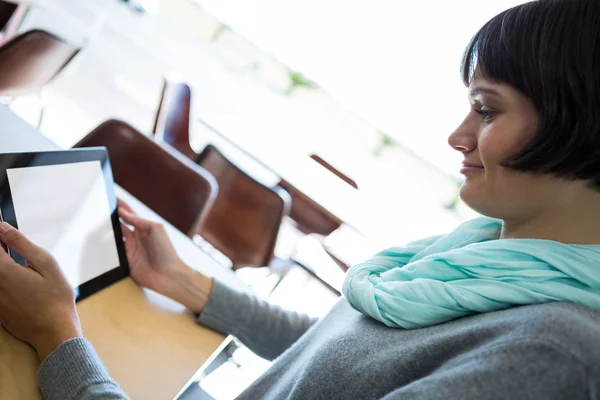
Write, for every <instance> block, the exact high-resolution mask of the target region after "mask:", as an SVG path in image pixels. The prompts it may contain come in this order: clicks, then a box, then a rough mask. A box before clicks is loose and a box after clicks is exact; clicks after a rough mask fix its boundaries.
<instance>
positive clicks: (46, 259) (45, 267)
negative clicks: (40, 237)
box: [0, 222, 56, 277]
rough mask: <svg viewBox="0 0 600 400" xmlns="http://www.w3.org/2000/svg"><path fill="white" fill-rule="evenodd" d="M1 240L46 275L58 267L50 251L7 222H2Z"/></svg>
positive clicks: (30, 265)
mask: <svg viewBox="0 0 600 400" xmlns="http://www.w3.org/2000/svg"><path fill="white" fill-rule="evenodd" d="M0 241H2V243H4V244H5V245H6V246H8V247H9V248H11V249H13V250H15V251H16V252H17V253H19V254H20V255H21V256H23V258H24V259H25V260H26V261H27V264H28V265H29V267H30V268H31V269H33V270H34V271H36V272H37V273H39V274H40V275H42V276H44V277H45V276H47V275H48V274H49V273H51V271H52V268H56V267H55V263H54V259H53V258H52V255H50V253H48V252H47V251H46V250H44V249H42V248H41V247H39V246H37V245H35V244H34V243H33V242H31V241H30V240H29V239H27V238H26V237H25V235H23V234H22V233H21V232H20V231H18V230H17V229H15V228H14V227H12V226H11V225H9V224H7V223H6V222H2V223H0Z"/></svg>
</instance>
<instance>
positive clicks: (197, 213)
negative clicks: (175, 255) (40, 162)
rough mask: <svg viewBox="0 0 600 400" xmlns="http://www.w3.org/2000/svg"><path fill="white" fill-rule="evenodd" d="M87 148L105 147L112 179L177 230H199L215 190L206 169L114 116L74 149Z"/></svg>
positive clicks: (211, 177)
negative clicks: (114, 118)
mask: <svg viewBox="0 0 600 400" xmlns="http://www.w3.org/2000/svg"><path fill="white" fill-rule="evenodd" d="M91 146H105V147H106V148H107V150H108V154H109V158H110V162H111V164H112V168H113V175H114V178H115V181H116V183H118V184H119V185H121V186H122V187H123V188H124V189H125V190H127V191H128V192H130V193H131V194H132V195H134V196H135V197H137V198H138V199H139V200H141V201H142V202H143V203H145V204H146V205H147V206H149V207H150V208H152V209H153V210H154V211H155V212H157V213H158V214H159V215H160V216H162V217H163V218H164V219H166V220H167V221H169V222H170V223H171V224H172V225H173V226H175V227H176V228H177V229H179V230H180V231H181V232H183V233H185V234H187V235H188V236H190V237H193V235H194V233H196V232H197V231H198V230H199V229H200V228H201V226H202V224H203V222H204V221H205V220H206V217H207V215H208V213H209V210H210V209H211V207H212V205H213V204H214V201H215V199H216V197H217V192H218V184H217V181H216V180H215V178H214V177H213V176H212V175H211V174H210V173H208V172H207V171H206V170H204V169H203V168H201V167H199V166H198V165H195V164H194V163H193V162H191V161H190V160H188V159H187V158H186V157H184V156H182V155H181V154H179V153H178V152H177V151H175V150H174V149H172V148H170V146H164V147H161V146H160V145H159V144H157V143H155V142H154V141H153V140H151V139H150V138H148V137H146V136H145V135H143V134H142V133H140V132H138V131H137V130H135V129H134V128H132V127H131V126H129V125H127V124H126V123H124V122H121V121H117V120H110V121H107V122H104V123H102V124H101V125H100V126H98V127H97V128H96V129H94V130H93V131H92V132H91V133H89V134H88V135H87V136H86V137H84V138H83V139H82V140H81V141H80V142H79V143H77V144H76V145H75V146H74V147H91Z"/></svg>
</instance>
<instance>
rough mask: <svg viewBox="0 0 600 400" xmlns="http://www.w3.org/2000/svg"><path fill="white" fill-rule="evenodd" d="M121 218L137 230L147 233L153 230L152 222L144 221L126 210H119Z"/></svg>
mask: <svg viewBox="0 0 600 400" xmlns="http://www.w3.org/2000/svg"><path fill="white" fill-rule="evenodd" d="M119 216H120V217H121V218H122V219H123V221H125V223H127V224H129V225H131V226H133V227H134V228H136V229H141V230H143V231H146V230H149V229H150V228H152V224H153V222H152V221H148V220H147V219H143V218H141V217H139V216H137V215H136V214H134V213H133V212H131V211H128V210H127V209H125V208H119Z"/></svg>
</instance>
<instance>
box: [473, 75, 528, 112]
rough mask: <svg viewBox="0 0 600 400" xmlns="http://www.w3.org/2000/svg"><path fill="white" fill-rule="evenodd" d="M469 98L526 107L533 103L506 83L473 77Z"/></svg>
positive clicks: (477, 76)
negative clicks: (527, 104)
mask: <svg viewBox="0 0 600 400" xmlns="http://www.w3.org/2000/svg"><path fill="white" fill-rule="evenodd" d="M468 89H469V98H472V99H478V98H481V97H487V98H492V99H497V100H502V101H504V102H508V103H516V104H519V105H524V104H525V103H531V100H529V98H528V97H527V96H525V95H524V94H522V93H521V92H519V91H518V90H516V89H515V88H513V87H512V86H510V85H507V84H505V83H499V82H494V81H492V80H489V79H486V78H484V77H482V76H479V75H476V76H473V79H471V82H469V88H468Z"/></svg>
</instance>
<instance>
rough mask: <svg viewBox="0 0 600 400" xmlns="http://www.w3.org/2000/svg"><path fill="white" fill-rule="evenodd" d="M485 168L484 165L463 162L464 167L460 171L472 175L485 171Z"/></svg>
mask: <svg viewBox="0 0 600 400" xmlns="http://www.w3.org/2000/svg"><path fill="white" fill-rule="evenodd" d="M484 169H485V168H483V165H477V164H469V163H463V167H462V168H461V169H460V173H461V174H463V175H471V174H476V173H480V172H483V170H484Z"/></svg>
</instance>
